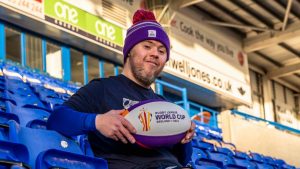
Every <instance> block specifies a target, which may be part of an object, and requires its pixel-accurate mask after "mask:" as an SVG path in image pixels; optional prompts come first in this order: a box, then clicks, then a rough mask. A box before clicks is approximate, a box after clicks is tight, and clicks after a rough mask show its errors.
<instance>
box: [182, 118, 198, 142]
mask: <svg viewBox="0 0 300 169" xmlns="http://www.w3.org/2000/svg"><path fill="white" fill-rule="evenodd" d="M195 128H196V125H195V123H193V122H192V123H191V127H190V129H189V130H188V131H187V133H186V135H185V137H184V138H183V139H182V140H181V143H182V144H186V143H188V142H190V141H191V140H192V139H193V137H194V134H195Z"/></svg>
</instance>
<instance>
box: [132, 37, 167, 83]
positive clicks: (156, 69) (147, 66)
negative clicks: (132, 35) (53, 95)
mask: <svg viewBox="0 0 300 169" xmlns="http://www.w3.org/2000/svg"><path fill="white" fill-rule="evenodd" d="M127 61H128V62H129V64H130V68H131V72H132V74H133V76H134V77H135V78H136V79H137V80H138V81H139V82H140V83H142V84H143V85H144V86H150V85H151V84H152V83H153V82H154V80H155V79H156V77H157V76H158V75H159V73H160V72H161V71H162V69H163V68H164V66H165V63H166V61H167V50H166V48H165V46H164V45H163V44H162V43H160V42H159V41H155V40H146V41H142V42H140V43H138V44H136V45H135V46H134V47H133V48H132V49H131V51H130V54H129V57H128V60H127Z"/></svg>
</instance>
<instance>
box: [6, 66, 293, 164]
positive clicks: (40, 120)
mask: <svg viewBox="0 0 300 169" xmlns="http://www.w3.org/2000/svg"><path fill="white" fill-rule="evenodd" d="M0 75H1V76H0V169H2V168H3V169H4V168H19V169H24V168H38V169H39V168H42V169H44V168H104V169H105V168H107V162H106V161H105V160H104V159H101V158H96V157H94V155H93V152H92V150H91V147H90V145H89V142H88V140H87V137H86V136H85V135H81V136H78V137H75V138H67V137H64V136H62V135H61V134H59V133H57V132H55V131H50V130H46V121H47V118H48V116H49V115H50V114H51V112H52V109H53V107H54V106H56V105H60V104H62V103H63V102H64V101H65V100H67V99H68V98H69V97H70V96H71V95H72V94H73V93H75V92H76V90H78V88H79V87H78V86H76V85H74V84H72V83H70V82H68V83H67V82H63V81H61V80H58V79H55V78H52V77H50V76H48V75H46V74H43V73H41V72H38V71H35V70H33V69H29V68H24V67H21V66H20V65H17V64H15V63H11V62H0ZM206 116H207V117H210V115H207V114H206ZM199 119H200V120H199ZM199 119H198V120H194V121H195V123H196V126H197V127H196V133H195V137H194V139H193V140H192V145H193V155H192V161H190V163H189V165H190V166H191V167H193V168H195V169H204V168H205V169H219V168H237V169H239V168H240V169H262V168H266V169H269V168H270V169H276V168H278V169H294V168H295V167H294V166H291V165H289V164H287V163H286V162H285V161H284V160H282V159H276V158H274V157H270V156H264V155H262V154H259V153H255V152H240V151H238V150H237V149H236V146H235V145H234V144H232V143H226V142H224V141H223V138H222V130H221V129H219V128H217V127H215V126H211V125H209V119H205V120H202V119H201V118H199Z"/></svg>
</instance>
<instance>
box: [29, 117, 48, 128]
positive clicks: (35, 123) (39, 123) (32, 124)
mask: <svg viewBox="0 0 300 169" xmlns="http://www.w3.org/2000/svg"><path fill="white" fill-rule="evenodd" d="M26 127H28V128H32V129H43V130H47V121H46V120H40V119H35V120H31V121H29V122H28V123H27V124H26Z"/></svg>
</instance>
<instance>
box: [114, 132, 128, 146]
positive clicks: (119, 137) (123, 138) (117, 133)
mask: <svg viewBox="0 0 300 169" xmlns="http://www.w3.org/2000/svg"><path fill="white" fill-rule="evenodd" d="M115 135H116V136H117V138H118V139H119V140H121V141H122V142H123V143H125V144H127V143H128V141H127V140H126V139H125V137H124V136H123V134H122V133H121V132H119V131H117V132H116V133H115Z"/></svg>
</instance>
